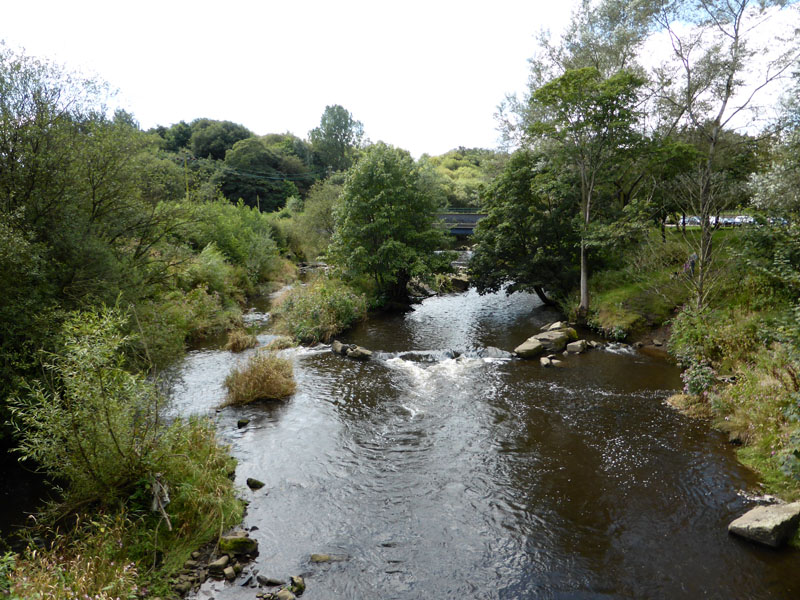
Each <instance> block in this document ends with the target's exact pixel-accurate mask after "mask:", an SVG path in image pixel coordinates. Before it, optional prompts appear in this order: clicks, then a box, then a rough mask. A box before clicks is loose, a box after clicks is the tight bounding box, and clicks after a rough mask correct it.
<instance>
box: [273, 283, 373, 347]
mask: <svg viewBox="0 0 800 600" xmlns="http://www.w3.org/2000/svg"><path fill="white" fill-rule="evenodd" d="M273 314H274V315H275V317H276V319H277V320H278V322H277V325H276V329H277V330H278V331H280V332H281V333H284V334H286V335H288V336H289V337H291V338H292V339H294V340H296V341H298V342H300V343H303V344H315V343H317V342H328V341H330V340H331V339H332V338H333V337H334V336H335V335H336V334H338V333H340V332H341V331H343V330H345V329H347V328H348V327H349V326H350V325H352V324H353V323H355V322H356V321H360V320H363V319H364V318H366V316H367V299H366V297H365V296H364V295H363V294H359V293H357V292H356V291H354V290H353V289H352V288H351V287H349V286H348V285H347V284H345V283H343V282H341V281H339V280H337V279H333V278H328V277H319V278H317V279H314V280H313V281H312V282H310V283H309V284H308V285H306V286H303V287H296V288H293V289H291V290H289V291H287V292H286V293H285V294H284V296H283V297H282V298H280V299H279V300H278V302H277V303H276V306H275V310H274V313H273Z"/></svg>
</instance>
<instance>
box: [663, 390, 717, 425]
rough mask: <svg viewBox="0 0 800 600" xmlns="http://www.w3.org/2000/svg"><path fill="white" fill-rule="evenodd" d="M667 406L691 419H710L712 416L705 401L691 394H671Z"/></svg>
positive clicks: (709, 407)
mask: <svg viewBox="0 0 800 600" xmlns="http://www.w3.org/2000/svg"><path fill="white" fill-rule="evenodd" d="M667 404H669V405H670V406H672V407H673V408H675V409H677V410H678V411H680V412H681V413H683V414H685V415H686V416H688V417H692V418H693V419H710V418H712V416H713V414H714V413H713V411H712V409H711V406H710V405H709V404H708V402H707V401H705V399H703V398H702V397H700V396H693V395H691V394H673V395H672V396H670V397H669V398H667Z"/></svg>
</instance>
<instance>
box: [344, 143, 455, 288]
mask: <svg viewBox="0 0 800 600" xmlns="http://www.w3.org/2000/svg"><path fill="white" fill-rule="evenodd" d="M436 208H437V206H436V204H435V199H434V198H433V196H432V195H431V193H430V188H429V187H428V186H426V185H425V180H424V178H422V177H420V172H419V169H418V167H417V166H416V165H415V163H414V160H413V159H412V158H411V155H410V154H408V152H406V151H404V150H400V149H397V148H394V147H392V146H388V145H386V144H383V143H378V144H375V145H374V146H370V147H369V148H368V149H367V150H366V151H365V153H364V156H362V158H361V159H360V160H359V161H358V163H356V165H355V166H354V167H353V168H352V169H351V171H350V172H349V174H348V176H347V180H346V181H345V184H344V189H343V190H342V198H341V204H340V205H339V206H338V208H337V211H336V213H335V218H336V231H335V233H334V236H333V239H332V241H331V248H330V257H331V259H332V260H333V261H334V262H335V263H336V264H337V265H339V266H340V267H341V268H342V269H343V271H344V272H345V273H346V274H347V275H348V276H350V277H359V276H362V275H363V276H367V277H370V278H371V279H373V281H374V282H375V286H376V289H377V294H378V296H379V297H383V298H385V299H386V300H387V301H401V302H402V301H407V300H408V291H407V286H408V282H409V281H411V279H412V278H413V277H425V276H427V275H429V274H432V273H436V272H443V271H445V270H448V269H449V263H450V258H451V257H450V256H449V255H448V254H447V253H443V254H436V253H435V251H436V250H440V249H442V248H444V247H446V234H445V233H444V231H443V230H442V229H439V228H437V227H436V226H435V211H436Z"/></svg>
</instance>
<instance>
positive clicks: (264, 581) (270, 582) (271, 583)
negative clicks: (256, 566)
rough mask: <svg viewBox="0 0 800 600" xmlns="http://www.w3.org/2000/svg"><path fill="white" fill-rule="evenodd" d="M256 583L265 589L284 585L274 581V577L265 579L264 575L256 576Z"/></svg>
mask: <svg viewBox="0 0 800 600" xmlns="http://www.w3.org/2000/svg"><path fill="white" fill-rule="evenodd" d="M256 581H258V583H259V585H263V586H266V587H276V586H279V585H286V582H285V581H282V580H280V579H275V578H274V577H267V576H266V575H256Z"/></svg>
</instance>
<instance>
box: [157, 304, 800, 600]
mask: <svg viewBox="0 0 800 600" xmlns="http://www.w3.org/2000/svg"><path fill="white" fill-rule="evenodd" d="M556 317H557V315H555V314H554V313H552V312H550V311H548V310H547V309H545V308H544V307H542V306H540V304H539V302H538V300H537V299H536V298H535V297H533V296H529V295H527V294H519V293H517V294H514V295H512V296H510V297H506V296H504V295H503V294H492V295H487V296H478V295H477V294H475V293H474V292H468V293H465V294H459V295H451V296H446V297H439V298H431V299H428V300H426V301H425V302H424V303H423V304H421V305H419V306H417V307H416V308H415V310H414V311H412V312H410V313H408V314H406V315H390V316H384V317H378V318H373V319H371V320H369V321H368V322H365V323H362V324H360V325H359V326H358V327H356V328H355V329H354V330H352V331H351V332H349V333H348V335H347V337H346V339H345V340H344V341H347V342H352V343H357V344H360V345H363V346H366V347H368V348H371V349H373V350H374V351H375V355H374V358H373V360H371V361H369V362H355V361H351V360H348V359H346V358H344V357H341V356H338V355H334V354H332V353H331V352H330V351H329V349H328V348H327V347H325V346H321V347H318V348H312V349H302V348H301V349H291V350H286V351H283V352H284V354H285V355H286V356H290V357H292V359H293V360H294V361H295V375H296V379H297V383H298V391H297V393H296V394H295V395H294V397H293V398H292V399H291V400H289V401H287V402H283V403H272V404H259V405H251V406H248V407H244V408H235V409H234V408H226V409H223V410H221V411H217V409H216V408H215V407H216V406H218V404H219V403H220V402H221V399H222V396H223V394H222V387H221V382H222V380H223V379H224V377H225V375H226V374H227V372H228V371H229V370H230V368H231V367H232V366H233V365H235V364H237V363H238V361H241V360H245V359H246V357H247V354H246V353H245V354H243V355H232V354H230V353H226V352H221V351H215V350H210V349H205V350H198V351H195V352H193V353H191V354H190V355H189V356H188V358H187V360H186V361H185V362H184V363H183V365H182V367H181V369H180V371H179V373H177V375H176V378H175V380H174V382H173V393H172V396H173V410H175V411H177V412H181V413H190V412H201V413H207V414H212V415H214V417H215V418H216V419H217V421H218V424H219V430H220V432H221V433H222V434H223V436H225V438H226V439H227V441H229V442H230V443H231V444H232V448H233V452H234V454H235V455H236V457H237V458H238V459H239V465H240V466H239V468H238V470H237V475H236V481H237V484H238V485H239V486H240V487H241V489H242V493H243V495H244V496H245V497H246V498H247V500H248V501H249V502H250V504H249V507H248V512H247V516H246V521H245V525H246V526H248V527H257V529H255V530H253V532H252V534H251V535H252V536H253V537H255V538H257V539H258V541H259V544H260V551H261V554H260V556H259V558H258V559H257V561H256V564H255V565H254V568H256V569H258V570H259V571H260V573H262V574H264V575H267V576H270V577H280V578H284V579H285V578H286V577H287V576H288V575H291V574H299V573H304V574H305V575H306V576H307V584H308V590H307V592H306V594H305V596H304V597H306V598H309V599H311V600H313V599H315V598H317V599H322V598H382V599H383V598H409V599H411V598H421V597H436V598H454V599H455V598H459V599H460V598H498V599H499V598H504V599H505V598H605V597H607V598H696V597H710V598H728V597H730V598H797V597H800V569H798V568H797V565H798V561H799V560H800V553H797V552H794V551H789V550H787V551H784V552H780V553H778V552H773V551H770V550H767V549H763V548H759V547H755V546H752V545H749V544H746V543H742V542H740V541H738V540H736V539H733V538H730V537H729V536H728V534H727V532H726V526H727V523H728V522H729V521H730V520H731V519H732V518H733V517H734V516H736V515H738V514H740V513H741V512H743V511H744V510H745V509H746V508H747V507H748V506H749V505H750V504H751V502H750V501H749V500H747V499H746V497H745V495H744V493H743V492H744V491H752V490H754V489H756V482H755V480H754V478H753V476H752V474H751V473H749V472H748V471H747V470H746V469H744V468H743V467H742V466H741V465H739V464H738V463H737V461H736V459H735V455H734V453H733V451H732V449H731V448H730V447H729V446H728V445H727V444H726V443H725V441H724V439H723V438H722V437H721V436H720V435H718V434H716V433H714V432H712V431H709V429H708V427H707V426H706V425H705V424H703V423H701V422H697V421H691V420H689V419H686V418H684V417H683V416H681V415H680V414H678V413H676V412H674V411H673V410H672V409H670V408H669V407H668V406H667V405H666V404H665V402H664V399H665V398H666V397H667V396H668V395H669V394H670V393H671V392H672V391H673V390H675V389H677V388H678V387H679V385H680V379H679V377H678V371H677V369H675V368H674V367H673V366H671V365H669V364H666V363H664V362H663V361H660V360H658V359H656V358H653V357H650V356H646V355H644V354H641V353H638V352H635V351H633V350H630V349H625V348H618V349H616V350H614V351H605V350H599V351H592V352H589V353H587V354H584V355H580V356H571V357H567V358H566V359H565V360H566V368H563V369H545V368H542V367H541V366H540V365H539V364H538V361H521V360H517V359H515V358H511V357H510V354H508V350H511V349H513V348H514V347H515V346H516V345H518V344H519V343H521V342H522V341H523V340H524V339H525V338H527V337H528V336H530V335H531V334H532V333H533V332H535V331H537V330H538V328H539V327H541V325H542V324H544V323H546V322H549V321H552V320H555V318H556ZM261 339H262V342H266V341H268V336H266V337H265V336H262V338H261ZM242 417H246V418H249V419H251V421H250V424H249V425H248V426H247V427H245V428H242V429H239V428H237V427H236V421H237V420H238V419H239V418H242ZM247 477H255V478H257V479H260V480H261V481H264V482H265V483H266V487H265V488H263V489H262V490H259V491H250V490H248V489H247V488H246V486H245V480H246V478H247ZM312 553H331V554H340V555H345V556H347V557H348V560H345V561H341V562H336V563H331V564H323V565H315V564H312V563H311V562H310V561H309V556H310V554H312ZM253 594H254V591H253V590H250V589H247V588H243V587H241V586H238V585H229V584H223V583H209V584H206V586H205V587H204V588H203V589H202V590H201V592H200V593H199V597H201V598H210V597H214V598H222V599H239V598H242V599H244V598H248V599H251V598H252V597H253Z"/></svg>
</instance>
